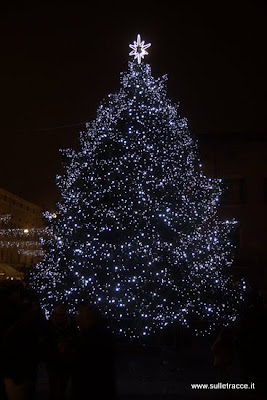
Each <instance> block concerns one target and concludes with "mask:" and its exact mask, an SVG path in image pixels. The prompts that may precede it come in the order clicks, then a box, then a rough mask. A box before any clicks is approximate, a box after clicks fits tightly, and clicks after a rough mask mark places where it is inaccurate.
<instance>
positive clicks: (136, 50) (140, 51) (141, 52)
mask: <svg viewBox="0 0 267 400" xmlns="http://www.w3.org/2000/svg"><path fill="white" fill-rule="evenodd" d="M150 46H151V43H148V44H145V41H144V40H142V41H141V36H140V35H139V34H138V35H137V41H134V44H129V47H130V48H131V49H133V51H131V52H130V53H129V55H130V56H134V59H136V58H137V61H138V64H141V61H142V58H144V56H146V55H147V54H148V52H147V51H146V49H148V47H150Z"/></svg>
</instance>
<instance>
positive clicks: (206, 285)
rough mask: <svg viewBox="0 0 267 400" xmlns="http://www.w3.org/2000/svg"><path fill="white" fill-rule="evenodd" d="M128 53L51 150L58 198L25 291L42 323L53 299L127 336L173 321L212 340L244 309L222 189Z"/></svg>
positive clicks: (157, 83) (161, 81)
mask: <svg viewBox="0 0 267 400" xmlns="http://www.w3.org/2000/svg"><path fill="white" fill-rule="evenodd" d="M139 42H140V43H139ZM139 42H138V38H137V42H135V44H134V46H135V47H137V46H141V44H142V43H143V45H142V46H143V50H145V48H144V42H141V38H140V40H139ZM138 43H139V44H138ZM142 46H141V47H142ZM146 46H147V45H146ZM132 48H133V47H132ZM133 50H134V51H136V53H135V54H132V55H134V56H135V58H137V62H136V60H133V61H131V62H129V69H128V71H127V72H124V73H122V74H121V88H120V91H119V92H118V93H115V94H110V95H108V97H107V99H106V100H104V101H103V102H102V103H101V104H100V106H99V108H98V110H97V115H96V118H95V120H94V121H92V122H91V123H87V124H86V130H85V131H83V132H81V133H80V137H79V139H80V148H79V150H78V151H74V150H72V149H65V150H62V155H63V160H64V166H65V170H66V172H65V175H64V176H58V177H57V186H58V187H59V189H60V191H61V201H60V202H59V203H58V204H57V210H56V217H55V216H52V214H51V213H46V215H45V216H46V219H47V222H48V226H49V229H50V230H51V231H52V232H53V235H52V236H50V237H49V238H47V239H45V241H44V249H45V254H44V257H43V259H42V261H41V262H40V263H39V264H38V265H37V267H36V268H35V269H34V270H33V272H32V276H31V285H32V287H33V288H34V289H35V290H36V291H37V292H38V293H39V297H40V302H41V305H42V307H43V309H44V311H45V313H46V315H49V314H50V313H51V311H52V309H53V306H54V304H55V303H58V302H63V303H65V304H66V305H67V306H68V308H69V311H70V312H74V311H75V310H76V308H77V306H78V305H79V304H80V302H81V301H90V302H91V303H92V304H95V305H96V306H97V307H98V308H99V309H100V310H101V311H102V312H103V313H104V314H105V315H106V316H107V317H108V318H109V319H110V321H111V326H113V330H114V332H115V333H117V334H119V335H125V336H127V337H130V338H136V337H140V336H147V335H149V334H151V333H152V332H155V331H156V330H158V329H164V328H165V327H166V326H167V325H169V324H172V323H180V324H181V325H184V326H194V324H196V323H197V324H199V323H200V322H201V321H202V322H201V323H202V325H201V326H202V328H201V329H202V331H203V332H208V331H212V330H213V329H214V327H215V326H216V324H218V323H224V324H227V323H229V322H230V321H232V320H233V319H234V318H235V316H236V315H237V313H238V310H239V307H240V305H241V304H242V301H243V295H244V290H245V287H244V285H245V284H244V283H243V282H242V285H241V287H240V286H237V285H235V284H233V281H232V279H231V276H230V274H229V273H225V270H227V269H229V267H230V266H231V264H232V262H233V257H234V251H235V247H234V245H233V244H232V243H231V240H230V237H231V232H232V231H233V229H234V228H235V225H236V221H227V222H223V221H220V219H219V217H218V212H217V211H218V206H219V199H220V197H221V194H222V185H221V181H220V179H210V178H208V177H207V176H205V175H204V173H203V171H202V167H201V164H200V161H199V158H198V152H197V145H196V143H195V141H194V140H193V138H192V136H191V134H190V132H189V129H188V125H187V120H186V119H185V118H182V117H181V116H180V114H179V107H178V106H177V105H175V104H173V103H172V102H171V101H170V100H169V99H168V97H167V91H166V82H167V77H166V76H163V77H161V78H154V77H153V76H152V75H151V69H150V66H149V65H148V64H142V63H141V58H142V57H141V54H142V51H141V50H140V49H139V50H138V51H139V53H138V52H137V49H135V48H134V49H133ZM136 55H137V57H136ZM143 55H144V53H143ZM203 322H204V324H203Z"/></svg>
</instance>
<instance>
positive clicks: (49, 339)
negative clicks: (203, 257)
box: [0, 283, 267, 400]
mask: <svg viewBox="0 0 267 400" xmlns="http://www.w3.org/2000/svg"><path fill="white" fill-rule="evenodd" d="M175 329H176V328H175V327H173V328H172V329H169V330H167V331H166V333H165V337H164V340H163V341H162V343H161V345H162V348H164V349H165V348H167V350H168V349H170V348H173V349H174V351H175V353H174V357H173V360H174V361H173V362H174V363H176V364H177V362H176V361H175V360H176V359H177V360H178V359H179V362H178V364H177V365H178V370H180V369H182V367H183V366H182V364H183V359H184V358H185V357H186V354H185V351H184V347H185V346H191V342H192V340H193V339H192V336H191V334H190V335H188V333H187V332H185V331H179V332H180V333H179V332H178V331H177V330H175ZM172 331H173V332H174V335H173V332H172ZM181 332H182V334H181ZM266 333H267V332H266V308H265V307H264V304H263V302H262V298H261V297H260V296H259V295H258V293H255V292H251V295H250V297H249V298H248V301H247V304H246V306H245V307H244V310H243V312H242V313H241V314H240V316H239V318H238V319H237V320H236V321H234V322H233V323H232V324H231V325H229V326H227V327H221V329H219V331H218V333H217V335H216V336H215V337H214V340H213V341H211V342H210V354H211V355H212V356H213V361H214V366H215V369H216V371H217V372H216V374H214V375H215V376H214V378H215V380H217V381H219V382H227V381H231V373H230V369H231V365H232V364H233V360H234V358H235V357H236V358H237V359H238V362H239V370H240V381H242V382H249V383H250V382H254V383H255V384H256V385H257V384H259V385H261V384H262V383H263V382H264V381H265V380H266V376H265V375H266V372H265V369H264V368H263V367H262V366H263V365H264V364H265V360H266ZM186 338H187V339H188V338H189V340H187V339H186ZM173 339H175V340H174V343H175V346H173V345H172V346H168V343H169V341H170V340H171V342H172V341H173ZM165 350H166V349H165ZM0 355H1V358H0V399H2V400H33V399H34V398H35V392H36V383H37V379H38V366H39V365H40V363H42V365H44V366H45V369H46V375H47V378H48V382H49V396H50V397H49V400H66V399H71V400H74V399H75V400H77V399H78V400H83V399H99V398H101V399H102V398H103V399H106V398H107V399H110V400H113V399H115V398H117V393H116V376H115V375H116V374H115V364H114V362H115V351H114V340H113V337H112V335H111V333H110V331H109V330H108V329H107V326H106V323H105V320H104V319H103V317H102V316H101V314H100V312H99V310H98V309H97V308H95V307H94V306H91V305H88V304H81V305H80V306H79V307H78V309H77V313H76V314H75V315H69V314H68V312H67V308H66V307H65V306H64V305H63V304H55V307H54V310H53V312H52V314H51V316H50V318H49V319H48V320H47V319H46V318H45V317H44V315H43V312H42V310H41V308H40V306H39V303H38V300H37V298H36V297H35V295H34V293H33V292H32V291H31V290H30V289H29V288H26V287H25V286H24V285H23V284H21V283H17V284H13V285H0ZM164 357H165V355H164ZM164 357H163V358H164ZM161 361H162V364H163V365H165V364H166V363H165V359H164V360H161ZM168 362H169V364H170V359H169V361H168Z"/></svg>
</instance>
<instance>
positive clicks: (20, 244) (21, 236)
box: [0, 188, 43, 270]
mask: <svg viewBox="0 0 267 400" xmlns="http://www.w3.org/2000/svg"><path fill="white" fill-rule="evenodd" d="M42 227H43V222H42V210H41V208H40V207H38V206H37V205H35V204H32V203H30V202H29V201H27V200H24V199H22V198H21V197H19V196H16V195H14V194H13V193H10V192H8V191H7V190H4V189H1V188H0V264H8V265H10V266H13V267H15V268H17V269H19V270H20V269H21V270H23V269H24V268H27V267H29V266H31V265H33V264H34V263H35V262H36V261H37V260H38V259H39V257H40V254H41V247H40V242H39V236H40V235H39V234H38V233H39V230H40V229H42Z"/></svg>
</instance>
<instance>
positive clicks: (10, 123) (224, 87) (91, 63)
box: [0, 1, 267, 208]
mask: <svg viewBox="0 0 267 400" xmlns="http://www.w3.org/2000/svg"><path fill="white" fill-rule="evenodd" d="M165 3H166V4H165ZM165 3H163V4H162V5H161V4H160V3H157V2H156V3H153V6H151V8H149V7H148V6H146V7H145V8H144V6H143V5H142V2H133V3H132V4H131V3H127V4H126V3H124V4H125V5H124V8H123V7H122V6H121V7H119V6H116V4H115V5H112V6H109V7H107V6H105V3H103V4H102V3H101V4H102V5H100V6H99V7H97V6H94V7H92V6H90V4H88V5H87V6H78V5H75V6H67V5H64V6H62V7H58V8H57V7H56V6H50V7H48V6H47V7H43V6H42V7H41V6H38V7H37V6H36V8H29V9H25V7H24V6H21V7H20V8H19V7H15V6H5V7H4V8H3V7H2V10H1V16H0V40H1V44H0V52H1V64H0V68H1V74H0V79H1V82H0V87H1V90H0V93H1V107H0V109H1V120H0V121H1V125H0V126H1V128H0V129H1V142H0V143H1V148H0V187H2V188H3V189H6V190H9V191H11V192H13V193H14V194H17V195H19V196H22V197H24V198H25V199H27V200H29V201H32V202H34V203H36V204H38V205H41V206H42V207H44V208H52V207H53V205H54V203H55V200H56V199H57V197H58V190H57V188H56V186H55V176H56V174H58V173H62V172H63V171H62V167H61V161H60V154H59V151H58V150H59V148H60V147H75V146H77V137H78V132H79V131H80V130H82V129H83V124H82V123H84V122H86V121H90V120H92V119H94V118H95V114H96V109H97V107H98V105H99V102H100V101H101V100H102V99H103V98H104V97H105V96H106V95H107V94H108V93H112V92H117V91H118V90H119V74H120V72H121V71H125V70H127V63H128V53H129V51H130V49H129V47H128V45H129V43H133V41H134V40H136V35H137V33H140V34H141V37H142V39H143V40H145V42H146V43H147V42H151V43H152V46H151V47H150V49H149V56H147V57H146V61H147V62H149V63H150V65H151V67H152V74H153V75H154V76H161V75H163V74H168V77H169V82H168V95H169V97H170V98H171V99H172V100H173V101H175V102H180V104H181V113H182V115H183V116H186V117H187V118H188V119H189V123H190V128H191V131H192V134H194V135H196V136H197V135H199V134H202V133H209V134H211V135H216V134H224V133H227V134H229V133H230V134H233V135H234V134H237V133H238V134H240V133H244V134H245V133H248V132H250V133H252V134H253V133H254V132H255V133H258V132H261V133H265V132H266V127H267V112H266V94H267V90H266V89H267V80H266V71H267V68H266V67H267V62H266V60H267V56H266V51H267V50H266V47H267V46H266V39H267V33H266V31H267V29H266V25H267V23H266V21H267V13H266V5H265V2H264V1H251V2H240V3H239V2H237V3H239V4H236V2H232V4H231V3H230V2H229V4H227V3H226V2H200V3H201V4H199V5H197V4H194V5H190V2H186V5H185V4H183V3H182V2H175V3H174V4H175V6H172V5H171V4H169V2H165ZM234 3H235V4H234ZM80 123H81V124H80ZM79 124H80V125H79Z"/></svg>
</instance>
